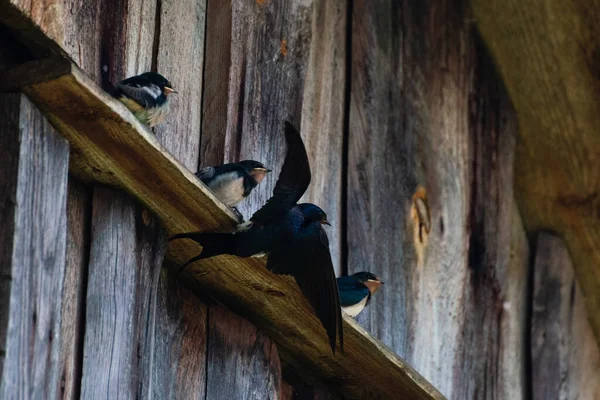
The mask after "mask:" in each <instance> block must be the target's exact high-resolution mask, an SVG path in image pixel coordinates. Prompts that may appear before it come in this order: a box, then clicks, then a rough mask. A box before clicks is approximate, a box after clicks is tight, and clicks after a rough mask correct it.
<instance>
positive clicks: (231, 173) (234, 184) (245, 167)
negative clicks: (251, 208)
mask: <svg viewBox="0 0 600 400" xmlns="http://www.w3.org/2000/svg"><path fill="white" fill-rule="evenodd" d="M269 172H271V170H270V169H267V168H266V167H265V166H264V165H263V164H261V163H259V162H258V161H253V160H244V161H240V162H239V163H229V164H223V165H217V166H214V167H204V168H202V169H201V170H200V171H198V172H196V176H197V177H198V178H200V180H201V181H202V182H203V183H204V184H205V185H206V186H208V188H209V189H210V190H212V191H213V193H214V194H215V195H216V196H217V197H218V198H219V200H221V201H222V202H223V203H225V204H227V205H228V206H230V207H232V206H234V205H236V204H237V203H239V202H240V201H242V200H243V199H244V198H246V197H247V196H248V195H249V194H250V192H251V191H252V189H254V188H255V187H256V186H257V185H258V184H259V183H260V182H262V180H263V179H264V178H265V176H266V175H267V173H269Z"/></svg>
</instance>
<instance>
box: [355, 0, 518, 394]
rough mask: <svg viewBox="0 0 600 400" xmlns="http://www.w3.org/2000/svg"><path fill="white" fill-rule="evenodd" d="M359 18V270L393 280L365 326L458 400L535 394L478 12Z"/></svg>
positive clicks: (378, 4) (394, 11)
mask: <svg viewBox="0 0 600 400" xmlns="http://www.w3.org/2000/svg"><path fill="white" fill-rule="evenodd" d="M353 11H354V12H353V20H352V24H353V30H352V31H353V37H352V78H351V107H350V124H349V125H350V132H349V135H350V137H349V156H348V158H349V165H348V170H349V171H348V205H347V207H348V249H349V254H348V258H349V265H348V269H349V273H352V272H357V271H360V270H371V271H373V272H375V273H376V274H377V275H379V276H380V277H381V278H382V279H383V280H384V281H385V282H386V285H385V287H383V289H382V290H380V291H379V292H378V293H377V294H376V295H375V296H374V300H373V302H372V303H371V305H370V306H369V307H368V308H367V309H366V310H365V311H364V312H363V313H362V314H361V315H360V316H359V318H358V321H359V322H361V323H362V324H363V325H364V326H366V327H367V328H368V330H369V331H370V332H372V333H373V334H374V335H375V336H376V337H378V338H379V339H381V340H382V341H383V342H384V343H386V344H387V345H388V346H391V347H392V349H394V350H395V351H396V352H398V354H399V355H401V356H402V357H406V359H407V360H409V363H411V364H412V365H413V366H414V367H415V368H416V369H417V370H418V371H419V372H420V373H422V374H423V375H424V376H425V377H426V378H427V379H428V380H429V381H430V382H432V383H433V384H434V385H435V386H436V387H437V388H438V389H439V390H440V391H441V392H442V393H443V394H444V395H446V396H447V397H449V398H522V397H523V396H524V395H525V390H526V387H525V386H526V385H525V380H524V373H525V370H524V365H525V363H524V360H525V355H524V354H523V349H524V347H523V346H524V343H525V328H524V324H525V321H524V320H523V316H524V315H525V314H526V309H527V307H526V303H525V297H524V296H525V291H526V288H527V285H526V284H524V283H523V282H524V281H525V282H526V276H527V272H526V271H527V251H526V242H525V237H524V235H523V232H522V228H520V221H519V219H518V218H514V214H513V213H514V209H515V206H514V203H513V193H512V164H513V148H514V141H515V132H516V119H515V115H514V112H513V110H512V108H511V105H510V102H509V101H508V99H507V96H506V94H505V93H504V91H503V90H502V87H501V84H500V83H499V78H498V76H497V74H495V72H494V68H493V65H492V63H491V61H490V58H489V56H488V55H487V54H486V52H485V51H484V49H483V48H482V46H479V45H478V44H477V42H476V40H475V39H474V37H473V35H472V34H471V30H470V29H469V27H468V24H467V10H466V7H465V4H464V3H460V2H459V3H457V2H451V1H438V2H435V3H427V4H426V5H417V2H412V1H403V2H393V1H385V0H382V1H363V0H357V1H354V10H353ZM418 199H419V200H418ZM417 202H419V203H420V204H421V207H422V205H423V204H424V205H425V207H424V208H425V209H427V210H428V214H429V218H426V219H427V221H420V220H419V213H418V212H417V209H416V203H417ZM421 214H423V213H422V212H421ZM419 222H422V223H424V224H425V225H430V226H431V229H430V231H429V232H427V229H426V227H420V223H419ZM429 222H430V223H429ZM515 246H516V247H515ZM514 248H516V249H520V250H519V251H518V252H516V254H517V256H515V257H511V252H512V251H513V249H514ZM516 279H521V281H519V284H518V285H517V286H515V284H514V282H515V281H516ZM482 327H483V328H482ZM449 366H450V367H449ZM491 377H493V378H491Z"/></svg>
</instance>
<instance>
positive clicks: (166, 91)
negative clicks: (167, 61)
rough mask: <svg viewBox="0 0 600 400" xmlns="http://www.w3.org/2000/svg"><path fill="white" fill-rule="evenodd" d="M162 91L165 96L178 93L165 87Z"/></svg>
mask: <svg viewBox="0 0 600 400" xmlns="http://www.w3.org/2000/svg"><path fill="white" fill-rule="evenodd" d="M163 91H164V92H165V94H171V93H175V94H177V93H179V92H178V91H177V90H175V89H173V88H171V87H168V86H165V88H164V90H163Z"/></svg>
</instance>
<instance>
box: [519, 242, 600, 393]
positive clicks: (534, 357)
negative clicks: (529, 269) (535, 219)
mask: <svg viewBox="0 0 600 400" xmlns="http://www.w3.org/2000/svg"><path fill="white" fill-rule="evenodd" d="M536 244H537V245H536V249H535V263H534V267H533V268H534V272H533V276H534V278H533V281H534V285H533V299H532V301H533V313H532V321H531V366H532V376H531V379H532V392H533V398H534V399H561V400H567V399H598V398H600V380H599V379H598V377H599V376H600V351H599V349H598V344H597V342H596V340H595V337H594V332H593V330H592V327H591V325H590V322H589V318H588V311H587V309H586V306H585V299H584V297H583V293H582V292H581V285H580V284H579V283H578V282H577V279H576V277H575V271H574V269H573V262H572V261H571V257H570V255H569V252H568V250H567V247H566V244H565V242H564V240H563V239H562V238H560V237H558V236H555V235H553V234H549V233H541V234H539V235H538V237H537V240H536Z"/></svg>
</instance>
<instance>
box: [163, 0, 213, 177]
mask: <svg viewBox="0 0 600 400" xmlns="http://www.w3.org/2000/svg"><path fill="white" fill-rule="evenodd" d="M205 16H206V0H162V1H161V2H160V31H159V32H160V36H159V39H158V40H159V42H158V56H157V61H156V65H157V70H158V72H160V73H161V74H163V75H164V76H166V77H168V79H169V80H170V81H171V83H172V84H173V86H175V89H177V90H178V91H179V94H176V95H173V96H171V102H172V104H171V114H170V115H169V116H168V117H167V120H166V123H165V124H163V125H159V126H157V127H156V128H155V132H156V135H157V137H158V139H159V141H160V142H161V143H162V144H163V145H164V146H165V147H166V148H167V150H169V151H170V152H171V154H173V155H174V156H175V158H177V159H178V160H179V161H180V162H181V163H182V164H183V165H185V166H186V167H188V168H189V169H190V170H192V171H193V172H195V171H196V169H197V168H198V153H199V151H200V129H201V116H202V70H203V65H204V29H205Z"/></svg>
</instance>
